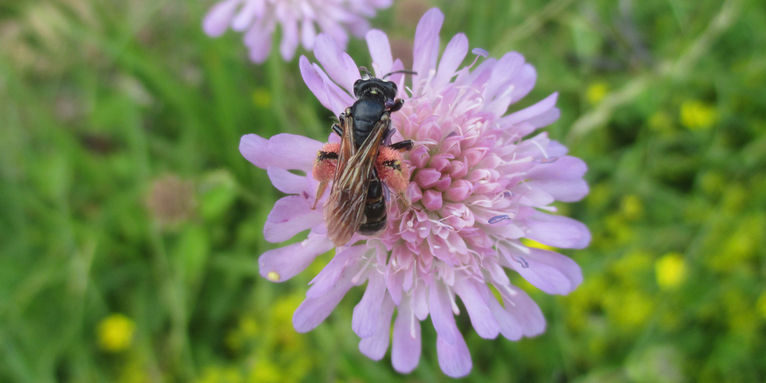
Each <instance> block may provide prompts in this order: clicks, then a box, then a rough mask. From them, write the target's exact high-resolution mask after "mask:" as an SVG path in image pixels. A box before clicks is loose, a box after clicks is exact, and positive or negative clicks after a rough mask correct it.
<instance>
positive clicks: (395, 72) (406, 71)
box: [381, 69, 418, 79]
mask: <svg viewBox="0 0 766 383" xmlns="http://www.w3.org/2000/svg"><path fill="white" fill-rule="evenodd" d="M397 73H407V74H412V75H416V74H418V72H415V71H411V70H404V69H403V70H397V71H394V72H391V73H389V74H387V75H385V76H383V77H382V78H381V79H385V78H386V77H388V76H390V75H392V74H397Z"/></svg>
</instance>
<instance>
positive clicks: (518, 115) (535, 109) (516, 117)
mask: <svg viewBox="0 0 766 383" xmlns="http://www.w3.org/2000/svg"><path fill="white" fill-rule="evenodd" d="M558 96H559V94H558V92H555V93H553V94H551V95H550V96H548V97H546V98H544V99H542V100H541V101H538V102H537V103H536V104H534V105H532V106H530V107H527V108H524V109H522V110H519V111H518V112H514V113H511V114H509V115H507V116H505V117H502V118H500V119H499V120H498V123H499V124H500V125H501V126H503V127H506V128H507V127H511V126H513V125H514V124H517V123H519V122H522V121H525V120H529V119H530V118H533V117H537V116H539V115H541V114H543V113H545V112H547V111H549V110H551V109H553V107H554V106H555V105H556V100H557V99H558ZM525 135H526V134H523V135H522V136H525Z"/></svg>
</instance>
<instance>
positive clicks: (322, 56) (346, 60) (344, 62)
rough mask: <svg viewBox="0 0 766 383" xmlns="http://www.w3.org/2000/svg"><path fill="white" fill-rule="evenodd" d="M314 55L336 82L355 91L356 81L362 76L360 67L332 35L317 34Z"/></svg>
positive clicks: (349, 90)
mask: <svg viewBox="0 0 766 383" xmlns="http://www.w3.org/2000/svg"><path fill="white" fill-rule="evenodd" d="M314 55H315V56H316V58H317V61H319V62H320V63H321V64H322V67H323V68H324V69H325V71H327V74H328V75H329V76H330V78H331V79H332V80H333V81H334V82H335V83H337V84H338V85H340V86H341V87H343V88H344V89H346V91H348V92H349V93H353V91H354V81H356V80H358V79H359V78H360V75H359V67H357V65H356V63H354V60H353V59H352V58H351V56H349V55H348V54H347V53H345V52H343V51H342V50H341V48H340V47H339V46H338V43H337V42H336V41H335V40H334V39H333V38H332V37H330V36H328V35H326V34H320V35H319V36H317V38H316V41H314Z"/></svg>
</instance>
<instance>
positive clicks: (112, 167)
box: [0, 0, 766, 382]
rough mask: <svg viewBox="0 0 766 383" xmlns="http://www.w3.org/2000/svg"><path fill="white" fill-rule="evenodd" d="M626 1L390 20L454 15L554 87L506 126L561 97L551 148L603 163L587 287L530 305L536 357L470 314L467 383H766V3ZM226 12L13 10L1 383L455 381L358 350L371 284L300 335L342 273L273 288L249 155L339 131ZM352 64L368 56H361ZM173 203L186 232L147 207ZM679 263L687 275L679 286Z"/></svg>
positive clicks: (401, 7)
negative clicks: (106, 339)
mask: <svg viewBox="0 0 766 383" xmlns="http://www.w3.org/2000/svg"><path fill="white" fill-rule="evenodd" d="M621 3H622V5H623V6H622V7H621V6H620V4H618V3H617V2H612V1H606V0H583V1H571V0H554V1H551V2H524V1H519V0H513V1H510V2H507V1H500V0H490V1H484V2H468V1H459V2H448V1H433V2H430V3H427V4H426V3H423V4H421V5H418V6H414V5H411V2H410V3H408V4H404V1H398V2H397V4H396V5H395V6H394V7H393V8H392V9H388V10H385V11H383V12H381V13H380V14H379V16H378V17H377V18H376V19H374V20H373V21H372V23H373V25H374V26H375V27H377V28H381V29H383V30H384V31H386V32H387V33H388V34H389V36H390V37H391V38H392V39H395V38H396V39H403V40H409V41H411V40H412V39H413V36H414V27H415V24H416V23H417V20H418V17H419V16H420V14H422V12H423V11H425V10H426V9H427V8H428V7H429V6H430V5H439V6H440V7H441V9H442V10H443V11H444V13H445V16H446V18H445V23H444V28H443V30H442V34H441V36H442V44H445V43H446V41H448V39H449V38H450V37H451V36H452V35H454V34H455V33H457V32H465V33H466V35H467V36H468V38H469V41H470V44H471V47H482V48H485V49H487V50H488V51H489V52H490V54H491V55H492V56H495V57H499V56H501V55H502V54H503V53H505V52H507V51H509V50H517V51H519V52H521V53H522V54H524V56H525V58H526V59H527V61H529V62H530V63H532V64H533V65H535V67H536V69H537V73H538V81H537V85H536V87H535V90H534V91H532V93H531V94H530V95H529V96H527V97H526V98H525V99H524V100H522V102H521V103H520V104H518V105H514V106H512V108H516V107H520V106H526V105H530V104H531V103H533V102H535V101H537V100H539V99H541V98H543V97H545V96H547V95H549V94H550V93H552V92H554V91H558V92H560V97H559V103H558V107H559V108H560V109H561V110H562V117H561V118H560V119H559V121H557V122H556V123H555V124H553V125H552V126H550V127H548V128H547V131H548V132H549V133H550V135H551V136H552V137H553V138H555V139H557V140H559V141H562V142H564V143H565V144H566V145H567V146H568V147H569V148H570V152H571V154H573V155H575V156H578V157H581V158H583V159H584V160H585V161H586V162H587V163H588V165H589V171H588V174H587V175H586V178H587V180H588V182H589V184H590V185H591V193H590V195H589V196H588V197H587V198H586V199H585V200H584V201H582V202H579V203H576V204H562V205H560V207H561V210H562V211H564V212H565V213H566V214H568V215H569V216H572V217H574V218H576V219H579V220H581V221H583V222H585V223H586V224H587V225H588V227H589V228H590V229H591V231H592V233H593V242H592V244H591V246H590V247H588V248H587V249H585V250H580V251H567V252H566V253H567V254H568V255H570V256H572V257H573V258H574V259H575V260H576V261H577V262H578V263H579V264H580V265H581V266H582V268H583V272H584V276H585V281H584V283H583V284H582V285H581V286H580V287H579V288H578V290H576V291H575V292H574V293H572V294H570V295H569V296H567V297H551V296H546V295H545V294H543V293H541V292H539V291H536V290H534V288H532V287H530V286H527V285H523V286H524V287H525V288H528V290H529V291H530V294H531V295H532V297H533V298H534V299H535V300H536V301H537V302H538V303H539V304H540V305H541V307H542V308H543V311H544V313H545V316H546V318H547V319H548V329H547V331H546V333H545V334H544V335H542V336H540V337H537V338H533V339H524V340H522V341H519V342H510V341H507V340H505V339H504V338H502V337H500V338H498V339H495V340H485V339H481V338H479V337H478V336H477V335H476V334H475V332H473V330H472V329H470V323H469V321H468V318H467V317H466V316H465V315H461V316H459V317H458V318H457V320H458V326H459V327H460V328H461V329H462V330H463V333H464V334H465V336H466V338H467V342H468V345H469V348H470V349H471V353H472V356H473V361H474V368H473V371H472V373H471V375H470V376H469V379H470V380H471V381H477V382H498V381H504V382H505V381H510V382H530V381H557V382H565V381H567V382H568V381H578V382H622V381H635V382H684V381H686V382H692V381H708V382H720V381H731V382H756V381H764V380H766V362H764V361H766V336H765V335H764V334H766V332H764V330H766V250H765V249H766V235H764V233H766V214H764V213H766V112H764V111H766V92H764V91H763V84H764V83H765V82H766V9H764V7H763V5H762V4H761V3H760V2H758V1H756V0H728V1H725V2H723V4H722V3H721V2H719V1H703V2H701V3H697V2H690V1H681V0H667V1H659V0H649V1H645V2H629V1H624V2H621ZM211 4H212V1H204V2H199V1H196V0H194V1H192V0H187V1H165V0H159V1H148V0H133V1H128V2H113V1H106V0H55V1H48V2H38V1H31V0H18V1H14V2H4V3H2V4H0V381H9V382H53V381H61V382H99V381H120V382H144V381H146V382H159V381H170V382H187V381H204V382H239V381H242V382H244V381H260V382H267V381H309V380H314V379H315V378H318V379H320V380H324V381H332V382H334V381H344V382H346V381H354V382H356V381H384V380H390V381H396V380H401V379H404V380H407V381H448V380H449V379H448V378H446V377H445V376H444V375H443V374H442V373H441V371H440V369H439V366H438V362H437V359H436V351H435V332H434V330H433V328H432V326H431V325H430V323H429V322H428V321H425V322H424V323H423V329H424V333H423V340H424V341H423V356H422V359H421V362H420V365H419V367H418V368H417V369H416V370H415V372H413V373H412V374H411V375H408V376H405V377H402V376H400V375H398V374H397V373H396V372H394V371H393V369H392V368H391V367H390V360H389V357H388V356H387V357H386V358H384V360H383V361H381V362H374V361H371V360H369V359H367V358H366V357H364V356H363V355H361V354H360V353H359V351H358V350H357V342H358V339H357V338H356V335H354V334H353V332H352V331H351V325H350V322H351V311H352V309H353V307H354V305H355V304H356V302H357V301H358V300H359V298H360V297H361V294H362V292H361V291H359V289H354V290H352V291H351V292H350V293H349V295H348V297H347V298H345V299H344V300H343V302H341V304H340V305H339V306H338V308H337V309H336V310H335V312H334V313H333V314H332V315H331V316H330V318H329V319H328V320H327V321H325V323H323V324H322V325H321V326H319V327H318V328H317V329H315V330H314V331H312V332H310V333H308V334H297V333H295V331H294V330H293V329H292V325H291V323H290V317H291V315H292V311H293V309H294V308H295V306H297V304H298V303H299V302H300V299H301V297H302V296H303V294H304V293H305V290H306V283H308V281H309V280H311V278H312V277H313V275H315V274H316V273H317V272H318V270H319V269H320V268H321V266H322V264H323V263H326V262H327V261H328V259H329V255H325V256H323V257H320V260H318V261H317V262H315V265H312V266H311V267H310V268H309V270H307V271H306V272H303V273H301V274H300V275H299V276H297V277H295V278H294V279H293V280H291V281H289V282H286V283H283V284H272V283H270V282H268V281H266V280H265V279H263V278H261V277H260V276H259V275H258V267H257V257H258V256H259V255H260V254H261V253H263V252H264V251H266V250H268V249H271V248H274V246H275V245H273V244H269V243H267V242H265V241H264V239H263V236H262V227H263V223H264V221H265V220H266V216H267V215H268V213H269V211H270V208H271V206H272V205H273V203H274V201H275V200H276V199H278V198H279V196H280V194H279V192H278V191H276V190H275V189H274V188H273V187H272V186H271V184H270V182H269V181H268V178H267V177H266V172H265V171H263V170H260V169H257V168H255V167H254V166H252V165H251V164H250V163H248V162H247V161H246V160H245V159H244V158H242V156H241V155H240V153H239V151H238V144H239V139H240V137H241V136H242V135H244V134H247V133H257V134H259V135H261V136H263V137H269V136H272V135H274V134H277V133H279V132H290V133H296V134H304V135H308V136H310V137H312V138H315V139H318V140H322V139H324V138H325V137H326V136H327V134H328V132H329V126H330V118H331V117H332V116H331V113H330V112H328V111H327V110H325V109H324V108H323V107H322V106H321V105H320V104H319V102H318V101H317V100H316V99H315V98H314V97H313V95H312V94H311V93H310V91H309V90H308V88H306V86H305V85H304V83H303V81H302V79H301V77H300V72H299V70H298V65H297V59H294V60H293V61H292V62H289V63H284V62H283V61H282V60H281V58H280V57H279V56H278V55H277V54H272V55H271V57H270V58H269V59H268V61H267V62H266V63H265V64H263V65H261V66H258V65H254V64H252V63H250V62H249V61H248V60H247V56H246V51H245V48H244V47H243V45H242V44H241V36H240V35H238V34H235V33H232V32H229V33H227V34H226V35H225V36H223V37H221V38H217V39H211V38H209V37H207V36H205V35H204V34H203V33H202V31H201V27H200V23H201V21H200V20H201V19H202V17H203V15H204V14H205V12H206V10H207V9H208V8H209V6H210V5H211ZM428 4H430V5H428ZM631 4H632V6H631ZM413 9H414V10H413ZM416 13H417V14H416ZM415 14H416V15H415ZM413 15H414V16H413ZM349 52H350V54H351V55H352V57H354V58H355V60H356V62H357V63H358V64H360V65H364V64H366V63H368V62H369V56H368V53H367V51H366V46H365V43H364V42H363V41H359V40H352V41H351V43H350V45H349ZM301 53H302V54H307V55H308V57H310V58H313V57H312V56H311V54H310V53H307V52H302V51H301V52H299V54H301ZM163 185H164V186H163ZM168 185H170V186H168ZM179 185H180V186H179ZM163 187H164V188H165V189H162V188H163ZM173 187H176V189H172V188H173ZM157 188H159V189H157ZM168 188H171V189H170V191H168ZM157 190H160V192H161V191H162V190H165V192H166V193H169V194H170V195H171V197H170V198H166V199H163V200H161V201H160V202H157V201H156V200H157V199H158V198H160V197H157V196H156V193H159V192H158V191H157ZM178 190H180V191H178ZM174 193H177V194H178V195H186V196H187V198H186V199H185V200H182V201H181V202H179V204H180V206H181V214H180V215H178V216H175V217H169V216H167V214H169V213H165V215H162V213H161V212H158V211H157V208H156V207H155V208H154V210H152V209H151V208H149V207H148V206H153V205H152V202H149V201H150V200H152V199H153V198H154V199H155V202H154V203H155V204H157V203H159V206H165V205H168V204H173V203H174V202H178V201H176V199H177V198H175V197H173V196H174V195H175V194H174ZM152 195H154V197H152ZM184 201H185V202H184ZM171 213H172V211H171ZM670 253H677V254H680V255H681V256H683V259H684V265H685V268H686V277H685V279H684V280H683V281H682V283H681V284H680V286H678V287H677V288H672V289H663V288H661V287H660V286H659V285H658V283H657V278H656V270H655V268H656V265H657V260H658V259H660V258H661V257H663V256H664V255H666V254H670ZM114 313H122V314H125V315H126V316H127V317H128V318H130V319H131V320H132V321H133V322H134V323H135V333H134V336H133V338H132V341H131V342H130V343H129V344H127V345H125V348H126V349H125V350H123V351H119V352H108V351H107V350H105V349H104V347H103V346H100V343H99V337H98V333H97V329H98V327H99V323H101V322H102V320H104V319H105V318H107V317H108V316H109V315H110V314H114Z"/></svg>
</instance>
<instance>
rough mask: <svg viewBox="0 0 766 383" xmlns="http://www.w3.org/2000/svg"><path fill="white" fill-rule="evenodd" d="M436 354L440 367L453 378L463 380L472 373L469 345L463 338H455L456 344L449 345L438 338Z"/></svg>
mask: <svg viewBox="0 0 766 383" xmlns="http://www.w3.org/2000/svg"><path fill="white" fill-rule="evenodd" d="M455 329H456V330H457V328H455ZM436 354H437V356H438V358H439V367H441V369H442V371H444V373H445V374H446V375H447V376H449V377H452V378H462V377H464V376H466V375H468V373H469V372H471V368H472V367H473V362H472V361H471V353H470V352H469V351H468V345H466V344H465V339H463V336H462V335H460V333H459V332H458V334H457V335H456V336H455V342H454V343H449V342H447V341H446V340H445V339H444V338H442V337H441V336H437V337H436Z"/></svg>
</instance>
